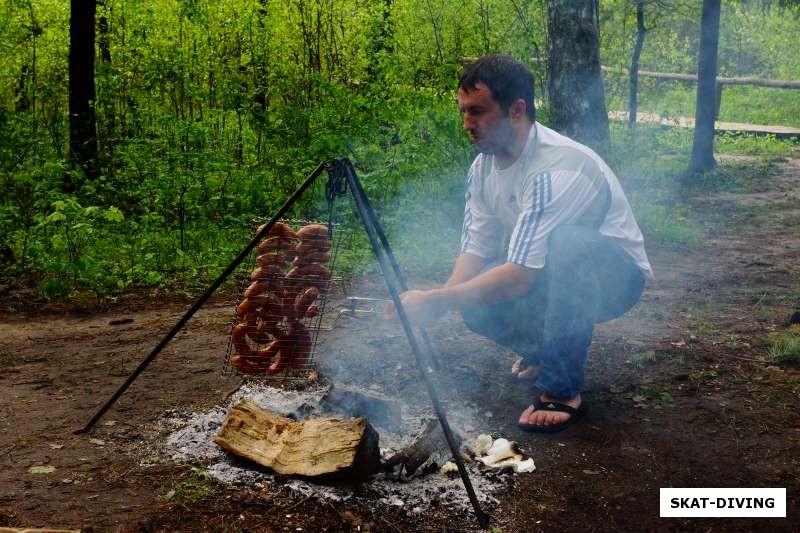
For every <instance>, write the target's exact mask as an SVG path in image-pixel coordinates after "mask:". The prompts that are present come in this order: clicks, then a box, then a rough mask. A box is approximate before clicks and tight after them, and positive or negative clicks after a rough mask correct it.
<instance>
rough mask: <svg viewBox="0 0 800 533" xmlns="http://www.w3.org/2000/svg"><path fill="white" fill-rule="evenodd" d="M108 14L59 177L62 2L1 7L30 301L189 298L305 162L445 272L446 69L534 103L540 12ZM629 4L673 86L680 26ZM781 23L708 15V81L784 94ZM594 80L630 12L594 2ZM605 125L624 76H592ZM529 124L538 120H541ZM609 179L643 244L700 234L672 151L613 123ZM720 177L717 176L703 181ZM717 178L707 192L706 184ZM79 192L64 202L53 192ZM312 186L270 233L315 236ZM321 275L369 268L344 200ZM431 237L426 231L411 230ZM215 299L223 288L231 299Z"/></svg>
mask: <svg viewBox="0 0 800 533" xmlns="http://www.w3.org/2000/svg"><path fill="white" fill-rule="evenodd" d="M389 5H390V7H389V8H387V3H385V2H366V3H365V2H358V1H356V0H341V1H336V2H334V1H333V0H319V1H314V2H312V1H310V0H298V1H296V2H283V3H281V2H249V1H248V2H245V1H243V0H231V1H227V2H209V1H207V0H200V1H192V2H183V1H181V2H157V1H155V0H145V1H143V2H134V3H131V2H126V1H124V0H107V1H106V2H103V3H102V4H101V5H98V13H97V16H98V18H100V17H103V18H104V19H105V20H106V22H107V23H108V25H107V27H108V32H107V33H105V34H104V33H102V32H101V31H100V26H98V34H97V39H98V50H100V49H101V48H102V47H103V46H105V44H101V41H102V42H103V43H106V42H107V44H108V48H107V50H108V53H109V55H110V62H104V61H103V60H102V56H101V54H99V53H98V56H97V62H96V88H97V100H96V102H95V108H96V112H97V117H98V124H97V129H98V142H99V148H100V154H101V161H100V167H101V168H100V173H99V176H98V177H97V178H95V179H92V180H89V179H87V178H86V177H85V176H83V175H81V174H80V173H79V172H76V171H74V170H72V167H71V165H70V163H69V161H68V159H67V152H68V150H67V139H68V120H67V96H68V95H67V93H66V91H67V84H66V83H65V82H64V80H66V79H67V55H68V43H69V34H68V29H69V3H65V2H56V1H55V0H30V1H25V2H18V1H7V2H5V3H3V4H2V7H0V55H1V56H2V57H3V59H4V60H3V61H2V62H0V131H2V132H3V134H2V135H0V186H2V190H3V191H4V195H3V197H2V200H0V251H2V252H3V254H2V255H0V261H2V262H1V263H0V278H2V279H7V278H10V277H26V278H29V279H32V280H34V281H36V282H37V283H38V286H39V288H40V292H41V296H42V297H43V298H56V297H65V296H69V295H70V294H72V293H74V292H76V291H80V292H86V291H89V292H94V293H96V294H97V295H98V296H100V297H113V296H114V295H115V294H117V293H119V292H121V291H125V290H131V289H136V288H142V287H164V288H167V287H168V288H169V289H170V290H178V289H182V290H191V289H195V288H199V287H203V286H205V285H206V284H207V283H208V282H209V281H210V280H211V279H213V278H215V277H216V275H217V274H218V273H219V272H220V271H221V270H222V268H223V267H224V266H225V265H227V264H228V262H229V261H230V260H231V259H232V258H233V257H234V256H235V254H236V253H237V252H238V251H239V250H240V249H241V247H242V246H243V245H244V244H245V243H246V242H247V240H248V238H249V234H250V229H251V228H250V223H251V221H252V220H253V219H256V218H259V217H261V218H264V217H267V216H269V215H271V214H272V213H274V212H275V210H276V209H277V208H278V207H279V206H280V205H281V204H282V202H283V201H284V200H285V199H286V197H287V196H288V195H289V194H290V193H291V192H292V191H293V190H294V189H295V188H296V187H297V185H298V184H299V183H300V182H301V180H302V179H304V177H305V176H306V175H307V173H308V172H310V171H311V170H312V169H313V168H314V167H315V166H316V165H317V164H318V163H319V162H320V161H323V160H327V159H330V158H332V157H339V156H342V155H348V156H350V157H351V158H352V160H353V161H354V162H355V164H356V165H357V168H358V172H359V175H360V176H361V178H362V180H363V182H364V186H365V188H366V190H367V193H368V195H369V196H370V198H371V200H372V201H373V202H374V204H375V206H376V209H377V211H378V213H379V215H380V217H381V220H382V222H383V223H384V226H385V228H386V230H387V233H388V235H389V238H390V239H391V242H392V243H393V245H394V247H395V248H396V251H397V254H398V257H399V258H400V260H401V261H402V262H403V264H404V266H405V265H408V266H407V268H409V269H411V270H416V271H418V272H419V273H430V274H434V273H438V272H440V271H441V270H444V269H446V268H447V266H448V265H449V263H450V262H451V261H452V258H453V256H454V255H455V253H456V246H457V244H458V233H459V227H460V218H461V212H462V209H463V206H462V201H463V195H462V193H463V191H462V187H463V176H464V174H465V171H466V168H467V166H468V164H469V161H470V159H471V157H472V149H471V147H470V146H469V143H468V142H467V140H466V138H465V136H464V135H463V133H462V131H461V122H460V118H459V116H458V113H457V111H456V108H455V101H454V100H455V99H454V86H455V83H456V79H457V74H458V72H459V70H460V68H461V65H462V63H463V61H464V58H469V57H474V56H478V55H481V54H484V53H487V52H505V53H510V54H511V55H513V56H515V57H518V58H520V59H522V60H524V61H526V62H529V63H530V65H531V67H532V69H533V70H534V72H535V73H536V75H537V87H536V93H537V98H545V96H546V95H545V94H544V80H545V76H544V71H543V65H542V63H540V62H538V61H536V60H535V59H536V58H542V57H544V56H545V50H546V34H547V29H546V9H547V7H546V3H544V2H535V1H533V0H514V1H510V0H487V1H482V2H471V3H470V2H468V3H463V2H455V1H454V0H426V1H425V2H423V3H420V2H410V1H408V0H395V1H394V2H391V3H390V4H389ZM668 7H669V8H666V7H665V6H663V5H661V4H650V3H648V4H647V8H646V17H647V20H646V23H647V25H648V27H649V28H650V29H651V31H650V32H649V33H648V35H647V41H646V43H645V48H644V52H643V55H642V68H651V69H655V70H666V71H680V72H692V71H693V69H694V65H695V59H694V58H695V56H696V47H697V40H698V39H697V31H698V21H699V7H698V5H696V3H690V2H684V1H683V0H680V1H677V2H674V3H673V4H671V5H670V6H668ZM796 15H797V9H796V6H793V5H788V6H783V5H776V6H774V7H771V8H770V9H762V8H761V7H759V5H756V4H751V3H748V2H735V3H733V4H730V5H728V4H726V6H725V10H724V12H723V37H722V41H721V45H720V65H721V67H720V69H721V74H722V75H758V76H763V77H773V78H782V79H800V59H798V57H800V56H798V55H797V54H795V53H794V51H793V49H792V47H791V46H787V45H786V37H785V36H786V35H791V34H792V32H794V33H796V30H797V25H798V19H797V16H796ZM600 17H601V30H602V50H601V55H602V58H603V62H604V63H605V64H609V65H612V66H621V67H625V68H627V65H628V62H629V60H630V52H631V47H632V45H633V31H634V28H635V24H634V18H633V17H634V8H633V4H632V3H631V2H628V1H627V0H612V1H610V2H604V3H602V4H601V13H600ZM641 84H642V85H641V90H640V92H641V95H640V98H641V109H642V111H650V112H654V113H666V114H670V115H677V114H682V115H689V116H691V114H692V110H693V105H694V87H693V86H683V85H681V84H677V83H673V82H667V83H657V82H655V81H653V80H646V79H642V81H641ZM606 93H607V98H608V105H609V108H610V109H624V108H625V107H626V103H627V76H625V75H611V74H609V75H608V76H607V77H606ZM798 101H799V100H798V99H797V98H796V97H795V95H794V94H793V93H792V92H791V91H781V90H779V89H763V90H762V89H754V88H747V87H729V88H726V89H725V92H724V96H723V104H722V117H723V118H724V119H729V120H736V121H749V122H760V123H767V122H777V123H783V124H790V125H791V124H795V125H797V120H798V118H797V117H800V108H798V105H800V104H798ZM539 107H540V111H541V112H540V113H539V117H540V120H541V121H544V122H546V121H547V103H546V101H545V102H543V104H542V105H540V106H539ZM612 133H613V139H614V145H615V146H614V151H615V154H616V157H615V158H614V161H612V166H613V167H614V169H615V171H617V173H618V175H619V176H620V177H621V179H622V181H623V183H624V185H625V187H626V190H628V191H629V196H630V198H631V201H632V203H633V205H634V209H635V211H636V213H637V216H638V217H639V222H640V224H641V226H642V228H643V230H644V232H645V235H646V238H647V239H648V240H649V241H650V242H657V243H660V244H663V245H665V246H671V247H678V246H686V245H691V244H692V243H693V242H695V241H696V239H697V237H698V235H699V234H700V232H699V229H698V228H696V227H695V226H693V225H692V224H691V223H690V222H689V219H688V216H687V215H688V210H687V209H688V208H687V207H686V206H685V205H683V204H682V203H680V202H678V201H675V200H674V194H673V193H674V189H675V186H676V185H675V184H676V181H677V179H678V178H679V177H680V173H681V172H682V171H683V169H684V168H685V167H686V159H687V156H688V152H689V149H690V147H691V132H689V131H684V130H681V129H678V128H675V129H671V130H663V129H661V128H649V127H644V126H640V127H639V128H638V129H637V132H636V134H635V135H632V134H630V133H629V132H628V131H627V128H625V127H623V126H622V125H621V124H615V125H612ZM718 148H719V150H720V152H723V153H729V154H755V155H776V154H780V153H786V152H788V150H790V149H792V145H791V143H788V142H785V141H776V140H774V139H761V138H759V139H756V138H741V137H732V136H731V137H729V136H723V137H720V138H719V139H718ZM720 176H723V178H720ZM724 181H725V179H724V173H718V174H715V175H714V176H713V177H710V178H709V183H708V184H706V185H707V186H708V188H712V187H720V186H725V183H723V182H724ZM68 183H75V184H78V187H77V190H76V189H70V188H69V187H67V186H65V184H68ZM321 185H322V183H320V185H319V186H318V187H316V188H315V190H314V191H312V194H310V195H309V196H308V197H306V198H303V200H302V201H301V202H300V204H299V206H297V208H296V209H295V210H294V212H292V213H291V214H290V216H293V217H298V218H308V219H324V218H325V217H326V216H327V209H326V205H325V202H324V197H323V191H322V187H321ZM337 218H338V220H339V222H341V224H342V227H343V228H345V229H347V230H348V231H347V232H346V233H347V239H348V241H347V242H345V243H344V244H343V253H342V255H341V257H340V258H339V259H340V265H341V266H343V267H345V268H346V269H348V270H351V271H355V270H358V269H363V268H371V267H372V268H374V263H373V262H371V261H370V260H369V257H370V251H369V247H368V244H367V242H366V239H365V236H364V234H363V231H362V230H361V229H360V228H359V226H358V225H357V223H356V220H355V217H354V211H353V208H352V206H351V205H349V203H347V202H342V203H341V205H339V206H338V212H337ZM430 228H437V230H439V231H438V232H432V231H430ZM231 283H233V282H231Z"/></svg>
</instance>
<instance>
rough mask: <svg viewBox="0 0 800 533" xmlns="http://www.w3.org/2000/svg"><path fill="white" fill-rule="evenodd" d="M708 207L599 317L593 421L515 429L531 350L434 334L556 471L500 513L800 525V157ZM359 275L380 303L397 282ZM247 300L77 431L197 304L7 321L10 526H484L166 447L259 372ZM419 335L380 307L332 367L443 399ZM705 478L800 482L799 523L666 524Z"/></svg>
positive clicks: (535, 520)
mask: <svg viewBox="0 0 800 533" xmlns="http://www.w3.org/2000/svg"><path fill="white" fill-rule="evenodd" d="M692 205H693V206H694V211H693V215H692V217H693V218H695V219H696V220H697V221H698V222H700V223H703V224H705V225H706V226H705V227H706V229H705V230H704V235H703V238H702V242H701V243H700V244H699V245H698V246H697V247H694V248H693V249H692V250H691V251H687V250H666V249H659V248H657V247H655V246H650V247H649V250H648V251H649V254H650V257H651V262H652V263H653V265H654V267H655V270H656V275H657V277H658V279H657V280H655V281H654V282H651V283H649V285H648V287H647V290H646V293H645V295H644V297H643V300H642V302H640V304H638V305H637V307H636V308H634V310H633V311H631V312H630V313H629V314H628V315H626V316H624V317H621V318H619V319H617V320H615V321H612V322H610V323H607V324H603V325H600V326H598V327H597V330H596V336H595V341H594V343H593V344H592V348H591V353H590V358H589V366H588V370H587V391H586V393H585V398H586V400H587V402H589V405H590V412H589V414H588V416H587V419H586V420H585V421H583V422H582V423H581V424H579V425H577V426H575V427H574V428H572V429H570V430H569V431H567V432H565V433H562V434H557V435H553V436H531V435H526V434H522V433H519V432H518V431H517V430H516V429H515V421H516V418H517V416H518V414H519V412H520V411H521V410H522V409H523V408H524V407H525V406H526V405H527V404H528V403H529V400H530V396H531V394H532V393H531V391H530V390H529V389H528V387H527V386H526V384H524V383H520V382H519V381H515V380H514V379H511V377H510V376H509V374H508V369H509V368H510V364H511V361H512V358H513V356H512V354H510V353H509V352H507V351H505V350H501V349H499V348H498V347H496V346H495V345H493V344H492V343H491V342H489V341H486V340H484V339H481V338H480V337H477V336H475V335H473V334H471V333H469V332H468V331H467V330H466V328H465V327H464V325H463V323H462V322H461V320H460V318H459V317H457V316H455V315H450V316H448V317H446V318H445V319H444V320H443V321H441V322H440V323H438V324H437V326H436V327H435V328H433V329H432V330H431V334H432V336H433V338H434V341H435V344H436V345H437V346H438V347H439V349H440V350H441V352H442V358H443V361H444V363H445V368H446V370H447V371H446V372H445V373H443V375H442V377H441V383H440V386H441V387H442V389H444V390H447V391H449V392H448V394H451V395H460V396H461V397H463V398H464V401H467V402H472V403H474V404H476V405H481V406H483V407H484V409H485V413H486V418H485V419H484V420H482V421H481V422H482V423H483V424H485V427H486V428H487V430H490V431H493V432H496V433H500V434H503V435H504V436H507V437H509V438H512V439H515V440H517V441H518V442H520V444H521V445H522V447H523V449H524V450H525V451H526V452H527V453H528V454H530V455H531V456H532V457H533V458H534V460H535V461H536V465H537V470H536V471H535V472H534V473H532V474H526V475H520V476H518V477H517V481H516V484H515V487H514V489H513V490H512V491H510V492H509V493H508V494H505V495H503V496H502V498H501V501H500V505H499V506H498V507H497V508H494V509H491V510H490V511H491V514H492V515H493V516H494V517H495V519H496V522H495V524H496V526H497V527H499V528H501V530H502V531H540V530H541V531H544V530H551V531H552V530H567V531H587V530H604V531H609V530H621V531H649V530H659V531H661V530H663V531H710V530H713V531H720V530H723V531H737V530H767V529H768V530H770V531H792V530H795V531H796V530H797V524H800V415H798V411H797V408H796V405H797V402H798V400H800V368H798V366H797V365H796V364H782V365H781V364H775V363H772V362H768V361H767V359H766V352H767V349H768V335H769V334H770V332H772V331H775V330H778V329H781V328H783V327H784V326H785V323H786V320H787V318H788V317H789V315H790V314H791V313H792V312H793V311H794V310H795V309H797V308H798V307H800V283H798V280H800V266H798V265H800V233H798V231H797V228H798V227H799V225H800V154H797V156H796V157H793V158H788V159H782V160H777V161H774V162H773V164H772V167H771V170H770V174H769V175H763V176H751V177H750V178H748V179H747V186H746V187H744V188H743V189H742V190H741V191H737V192H725V193H718V194H714V195H710V196H709V195H704V196H702V197H701V196H698V198H696V199H694V200H693V201H692ZM431 283H432V282H431V281H429V280H428V281H420V282H419V284H418V285H419V286H424V285H426V284H431ZM357 286H358V287H359V289H358V290H360V291H361V292H360V293H359V294H360V295H371V294H369V293H370V292H371V291H370V287H376V284H375V282H374V280H373V281H372V282H369V283H368V282H365V283H363V284H361V285H357ZM372 292H374V293H375V294H378V292H379V291H377V290H374V291H372ZM231 305H232V303H231V302H226V301H222V302H219V301H218V302H217V303H215V304H213V305H210V306H208V307H207V308H205V309H203V310H202V311H201V312H199V313H198V315H197V316H196V317H195V318H194V319H193V320H192V321H191V322H190V323H189V324H188V326H187V328H186V329H185V330H184V331H183V332H182V333H181V334H179V335H178V336H177V337H176V339H175V340H174V341H173V342H172V343H171V344H170V345H169V347H168V348H167V350H166V351H165V352H164V353H163V354H162V355H161V356H160V357H159V358H158V359H157V360H156V361H155V362H154V363H153V364H152V365H151V367H150V368H149V369H148V370H147V371H146V372H145V373H144V374H142V376H141V377H140V378H139V379H138V380H137V382H136V383H135V384H134V385H133V386H132V387H131V389H130V390H129V391H128V393H126V394H125V395H124V396H123V397H122V398H121V399H120V401H119V402H118V404H117V405H116V406H115V407H114V408H113V409H112V410H111V411H109V413H107V415H106V416H105V418H103V419H102V420H101V421H100V423H99V424H98V426H97V428H96V429H95V430H94V431H93V432H92V434H90V435H88V436H85V435H84V436H75V435H73V434H72V431H73V430H75V429H77V428H78V427H80V426H82V425H83V424H84V423H85V422H86V421H87V420H88V419H89V417H90V416H91V415H92V414H93V413H94V411H95V410H96V409H97V408H98V407H99V405H101V404H102V402H103V401H105V399H106V398H108V397H109V396H110V395H111V393H112V392H113V391H114V390H116V388H117V387H118V386H119V384H120V383H121V382H122V381H123V380H124V378H125V377H126V376H127V375H128V374H129V373H130V372H131V371H132V370H133V368H135V366H136V365H137V364H138V362H139V361H140V360H141V359H142V358H143V357H144V356H145V355H146V354H147V353H148V352H149V350H150V349H151V348H152V347H153V345H155V343H156V342H157V341H158V339H159V338H160V336H161V335H163V334H164V333H165V332H166V331H167V330H168V329H169V328H170V327H171V326H172V324H174V322H175V321H176V320H177V318H178V317H179V316H180V313H181V312H182V309H183V308H182V307H181V306H178V305H171V306H168V307H163V308H153V307H149V308H145V309H138V310H134V309H125V308H120V309H116V310H114V311H111V312H105V313H102V314H92V315H83V316H79V315H75V314H68V313H61V314H57V313H52V312H50V313H36V314H31V315H23V314H20V313H15V314H9V313H6V314H4V315H2V316H0V331H2V334H1V335H0V527H2V526H18V527H21V526H27V527H44V526H49V527H71V528H82V529H83V530H85V531H295V530H298V529H297V528H302V530H304V531H322V530H327V531H355V530H361V531H367V530H369V531H433V530H437V531H465V530H471V529H474V528H475V527H476V526H475V523H474V521H473V520H472V518H471V517H470V516H468V515H464V514H463V513H454V512H453V511H452V510H448V509H446V508H433V509H431V510H429V511H427V512H425V513H422V514H413V513H410V512H409V511H408V510H407V509H405V510H404V509H402V508H381V507H378V506H377V504H376V505H374V506H369V507H364V506H353V505H350V504H347V503H341V504H337V505H332V504H327V503H320V502H317V501H314V500H313V499H304V498H302V497H300V496H298V495H297V494H294V493H292V492H290V491H288V490H285V489H284V487H283V486H282V485H281V483H279V482H278V483H275V484H274V485H273V486H270V487H266V488H264V489H262V490H258V491H255V490H250V489H243V488H236V487H227V486H223V485H220V484H218V483H216V482H212V481H209V480H207V479H206V478H205V477H204V476H202V474H199V473H198V472H197V471H195V470H193V469H192V466H191V465H176V464H169V463H164V462H162V461H157V460H155V459H153V458H152V456H153V450H154V449H156V448H157V447H158V445H159V442H161V440H163V438H164V431H165V430H164V429H163V428H162V427H161V426H160V424H159V420H160V419H162V417H163V416H164V414H165V413H167V412H170V411H173V410H180V411H186V410H199V409H203V408H206V407H209V406H212V405H216V404H218V403H220V402H221V401H222V400H223V399H224V398H225V396H226V395H227V393H228V392H229V391H230V390H231V389H233V388H234V387H236V386H237V384H238V383H239V382H238V380H237V379H235V378H232V377H223V376H221V375H220V370H221V367H222V357H223V355H224V351H225V347H226V344H227V334H228V332H229V326H228V324H229V322H228V321H229V318H230V313H231ZM399 333H401V332H400V331H395V332H394V333H391V332H390V331H389V330H387V329H386V326H385V325H376V322H375V321H374V320H372V321H371V319H363V320H361V321H352V322H349V323H348V322H345V323H341V324H340V325H339V326H337V327H336V328H334V330H333V331H331V332H329V333H327V334H326V335H325V337H324V339H323V342H322V345H321V363H322V367H323V370H324V371H326V372H328V374H329V375H330V376H332V378H333V379H335V380H337V382H338V381H348V380H350V381H362V382H364V383H368V384H372V385H375V384H378V385H379V386H380V387H381V388H382V389H383V390H385V391H386V392H388V393H397V394H404V395H409V396H411V395H421V394H424V393H422V392H421V389H420V388H419V383H418V381H419V380H418V379H417V378H416V376H415V374H414V369H413V368H412V362H411V360H410V359H409V353H408V348H407V346H406V345H405V341H404V339H403V338H402V337H400V336H399ZM376 359H377V360H379V362H380V364H377V365H376V364H373V365H370V366H369V367H368V368H369V370H364V368H366V366H365V365H364V363H365V362H366V361H367V360H369V361H373V362H374V361H375V360H376ZM358 369H361V370H358ZM420 397H422V396H420ZM448 407H449V408H450V409H453V408H457V406H455V407H454V406H453V405H451V404H449V405H448ZM197 466H202V465H197ZM703 486H708V487H713V486H718V487H785V488H786V489H787V513H788V514H787V518H786V519H768V520H767V519H759V520H757V519H693V520H689V519H660V518H659V517H658V514H659V512H658V494H659V492H658V490H659V488H660V487H703ZM168 495H169V496H170V497H166V496H168Z"/></svg>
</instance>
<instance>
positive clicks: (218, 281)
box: [75, 163, 329, 434]
mask: <svg viewBox="0 0 800 533" xmlns="http://www.w3.org/2000/svg"><path fill="white" fill-rule="evenodd" d="M328 165H329V163H321V164H320V165H319V166H318V167H317V168H316V169H314V171H313V172H312V173H311V174H309V175H308V177H307V178H306V180H305V181H304V182H303V183H302V184H301V185H300V187H298V188H297V190H296V191H295V192H294V193H293V194H292V195H291V196H290V197H289V198H288V199H287V200H286V202H284V204H283V205H282V206H281V208H280V209H279V210H278V212H277V213H276V214H275V216H273V217H272V218H271V219H270V220H269V222H267V223H266V224H265V225H264V227H263V228H261V231H259V232H258V234H257V235H256V236H255V237H253V239H252V240H251V241H250V242H249V243H248V244H247V246H245V247H244V249H243V250H242V251H241V252H239V255H237V256H236V257H235V258H234V259H233V261H231V263H230V265H228V267H227V268H226V269H225V270H224V271H223V272H222V274H220V275H219V277H218V278H217V279H215V280H214V282H213V283H212V284H211V285H210V286H209V287H208V289H206V291H205V292H204V293H203V294H202V295H201V296H200V297H199V298H198V299H197V300H196V301H195V302H194V303H193V304H192V306H191V307H190V308H189V310H188V311H186V313H184V315H183V316H182V317H181V318H180V320H178V322H177V324H175V326H173V328H172V329H171V330H170V331H169V333H167V334H166V335H165V336H164V338H163V339H161V342H159V343H158V345H157V346H156V347H155V348H153V351H151V352H150V355H148V356H147V357H146V358H145V359H144V360H143V361H142V362H141V363H139V366H137V367H136V369H135V370H134V371H133V372H132V373H131V375H130V376H128V379H126V380H125V382H124V383H123V384H122V385H121V386H120V387H119V389H117V392H115V393H114V394H113V395H112V396H111V398H109V400H108V401H107V402H106V403H105V404H104V405H103V406H102V407H101V408H100V409H99V410H98V411H97V413H95V415H94V416H93V417H92V419H91V420H89V422H88V423H87V424H86V425H85V426H84V427H83V428H81V429H78V430H76V431H75V433H76V434H80V433H86V432H87V431H89V430H91V429H92V427H94V425H95V424H96V423H97V421H98V420H100V418H101V417H102V416H103V415H104V414H105V413H106V411H108V410H109V409H110V408H111V406H112V405H114V403H115V402H116V401H117V400H118V399H119V397H120V396H122V394H123V393H124V392H125V391H126V390H127V389H128V387H130V386H131V383H133V382H134V381H135V380H136V378H137V377H139V374H141V373H142V372H143V371H144V369H145V368H147V366H148V365H149V364H150V363H151V362H153V359H155V358H156V356H158V354H160V353H161V350H163V349H164V347H165V346H166V345H167V344H169V341H171V340H172V338H173V337H174V336H175V335H176V334H177V333H178V332H179V331H180V330H181V329H183V327H184V326H185V325H186V323H187V322H189V319H190V318H192V316H194V314H195V313H196V312H197V311H198V310H199V309H200V307H202V306H203V304H204V303H206V301H207V300H208V299H209V298H210V297H211V295H212V294H214V292H215V291H216V290H217V289H218V288H219V287H220V285H222V284H223V283H224V282H225V280H226V279H228V277H229V276H230V275H231V274H232V273H233V271H234V270H236V267H238V266H239V265H240V264H241V263H242V261H244V260H245V258H247V256H248V255H249V254H250V252H251V251H252V250H253V248H255V246H256V244H258V243H259V241H261V239H262V238H264V236H266V235H267V233H269V230H271V229H272V226H274V225H275V223H276V222H277V221H278V220H279V219H280V218H281V217H283V215H285V214H286V212H287V211H289V209H290V208H291V207H292V205H294V203H295V202H296V201H297V199H298V198H300V195H302V194H303V192H304V191H305V190H306V189H308V187H309V186H311V184H312V183H314V180H316V179H317V177H318V176H319V175H320V174H322V172H323V171H324V170H325V169H326V168H327V167H328Z"/></svg>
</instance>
